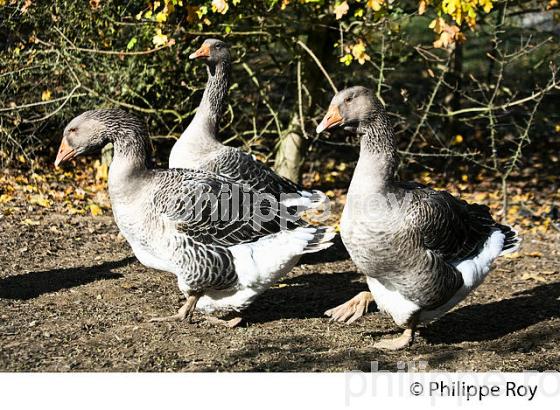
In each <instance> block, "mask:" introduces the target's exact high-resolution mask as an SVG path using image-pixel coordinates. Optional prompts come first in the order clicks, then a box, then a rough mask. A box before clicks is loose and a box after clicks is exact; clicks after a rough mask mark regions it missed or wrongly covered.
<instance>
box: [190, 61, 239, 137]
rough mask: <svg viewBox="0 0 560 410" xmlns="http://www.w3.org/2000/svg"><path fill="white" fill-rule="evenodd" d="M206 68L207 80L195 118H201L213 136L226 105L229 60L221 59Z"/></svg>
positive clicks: (229, 70) (229, 71)
mask: <svg viewBox="0 0 560 410" xmlns="http://www.w3.org/2000/svg"><path fill="white" fill-rule="evenodd" d="M207 70H208V81H207V83H206V89H205V90H204V94H203V95H202V101H201V102H200V105H199V106H198V109H197V111H196V115H195V119H196V120H203V121H204V122H205V123H206V126H207V127H208V128H209V130H210V131H211V132H210V134H211V135H212V136H213V137H215V136H216V134H217V132H218V125H219V123H220V118H221V116H222V113H223V111H224V108H225V105H226V97H227V92H228V89H229V82H230V73H231V62H230V61H227V60H223V61H220V62H219V63H218V64H216V65H215V66H208V67H207Z"/></svg>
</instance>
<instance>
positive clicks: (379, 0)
mask: <svg viewBox="0 0 560 410" xmlns="http://www.w3.org/2000/svg"><path fill="white" fill-rule="evenodd" d="M383 3H385V0H368V2H367V6H368V7H369V8H370V9H373V11H379V10H381V7H382V6H383Z"/></svg>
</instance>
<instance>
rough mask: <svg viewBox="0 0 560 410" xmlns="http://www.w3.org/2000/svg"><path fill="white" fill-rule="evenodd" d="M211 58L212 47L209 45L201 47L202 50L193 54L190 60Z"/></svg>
mask: <svg viewBox="0 0 560 410" xmlns="http://www.w3.org/2000/svg"><path fill="white" fill-rule="evenodd" d="M208 57H210V47H208V45H206V44H203V45H201V46H200V48H199V49H198V50H196V51H195V52H194V53H192V54H191V55H190V56H189V59H190V60H194V59H195V58H208Z"/></svg>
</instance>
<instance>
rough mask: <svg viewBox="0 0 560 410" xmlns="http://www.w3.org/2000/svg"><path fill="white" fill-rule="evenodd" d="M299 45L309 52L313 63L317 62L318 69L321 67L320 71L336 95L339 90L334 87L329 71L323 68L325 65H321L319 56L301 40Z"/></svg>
mask: <svg viewBox="0 0 560 410" xmlns="http://www.w3.org/2000/svg"><path fill="white" fill-rule="evenodd" d="M297 44H298V45H299V46H300V47H301V48H303V49H304V50H305V51H307V53H308V54H309V55H310V56H311V58H312V59H313V61H315V64H317V67H319V70H321V72H322V73H323V75H324V76H325V78H326V79H327V81H328V82H329V84H330V86H331V88H332V89H333V91H334V92H335V93H337V92H338V89H337V88H336V85H334V82H333V80H331V77H330V76H329V74H328V73H327V70H325V67H323V64H321V62H320V61H319V59H318V58H317V56H316V55H315V54H314V53H313V51H311V50H310V49H309V47H307V46H306V45H305V43H303V42H302V41H301V40H298V41H297Z"/></svg>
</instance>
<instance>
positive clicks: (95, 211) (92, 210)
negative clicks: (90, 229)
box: [88, 204, 103, 216]
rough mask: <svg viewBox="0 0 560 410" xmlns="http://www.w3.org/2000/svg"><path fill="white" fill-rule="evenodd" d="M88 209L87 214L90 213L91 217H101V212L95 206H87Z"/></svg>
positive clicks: (97, 206)
mask: <svg viewBox="0 0 560 410" xmlns="http://www.w3.org/2000/svg"><path fill="white" fill-rule="evenodd" d="M88 208H89V212H90V213H91V215H92V216H99V215H103V210H102V209H101V207H100V206H99V205H97V204H90V205H89V206H88Z"/></svg>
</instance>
